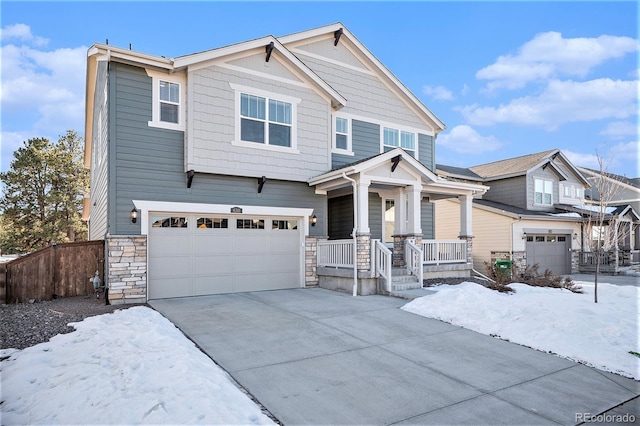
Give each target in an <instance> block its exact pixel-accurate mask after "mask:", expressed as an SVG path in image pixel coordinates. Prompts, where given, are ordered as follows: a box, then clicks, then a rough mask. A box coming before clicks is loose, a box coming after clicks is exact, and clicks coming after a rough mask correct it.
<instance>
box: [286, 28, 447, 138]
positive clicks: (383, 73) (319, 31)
mask: <svg viewBox="0 0 640 426" xmlns="http://www.w3.org/2000/svg"><path fill="white" fill-rule="evenodd" d="M337 31H341V35H340V38H339V40H340V41H339V42H343V38H344V39H346V40H348V42H349V43H351V45H353V46H354V47H355V48H356V49H357V50H358V51H359V52H360V53H362V55H363V57H364V59H366V61H367V62H368V64H369V66H370V67H371V68H373V69H374V70H375V71H376V72H377V74H378V75H379V76H380V77H381V78H382V79H383V80H384V81H386V82H387V83H388V84H389V85H390V86H392V87H393V88H395V89H397V91H398V94H399V95H400V96H401V97H402V98H404V100H405V102H407V103H410V104H411V105H412V106H414V107H415V109H416V112H418V113H419V114H420V115H421V116H422V118H423V119H425V120H427V121H428V122H430V123H431V125H432V126H433V127H434V132H435V133H436V134H437V133H439V132H440V131H442V130H444V129H445V128H446V126H445V125H444V123H443V122H442V121H441V120H440V119H439V118H438V117H436V115H435V114H434V113H433V112H431V110H429V108H427V107H426V106H425V105H424V104H423V103H422V102H421V101H420V100H419V99H418V98H417V97H416V96H415V95H414V94H413V93H412V92H411V91H410V90H409V89H407V87H406V86H405V85H404V84H402V82H401V81H400V80H399V79H398V78H397V77H396V76H395V75H393V73H392V72H391V71H389V69H388V68H387V67H386V66H385V65H384V64H383V63H382V62H380V60H378V58H376V57H375V56H374V55H373V54H372V53H371V51H369V49H367V48H366V47H365V45H364V44H362V43H361V42H360V41H359V40H358V39H357V38H356V37H355V36H354V35H353V34H352V33H351V32H350V31H349V30H348V29H347V28H346V27H345V26H344V24H342V23H341V22H337V23H335V24H331V25H327V26H324V27H319V28H315V29H312V30H307V31H302V32H298V33H294V34H290V35H287V36H283V37H278V39H279V40H280V42H282V44H284V45H285V46H287V45H291V44H299V43H300V42H302V41H306V40H309V39H312V38H316V37H321V36H327V35H330V36H332V37H335V34H336V32H337Z"/></svg>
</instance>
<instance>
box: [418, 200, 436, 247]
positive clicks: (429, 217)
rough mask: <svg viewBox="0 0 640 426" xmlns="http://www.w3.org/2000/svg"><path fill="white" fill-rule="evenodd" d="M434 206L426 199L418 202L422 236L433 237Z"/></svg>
mask: <svg viewBox="0 0 640 426" xmlns="http://www.w3.org/2000/svg"><path fill="white" fill-rule="evenodd" d="M434 216H435V206H434V204H433V203H431V202H429V200H427V199H424V198H423V199H422V201H421V202H420V226H421V227H422V238H423V239H425V240H432V239H434V238H435V217H434Z"/></svg>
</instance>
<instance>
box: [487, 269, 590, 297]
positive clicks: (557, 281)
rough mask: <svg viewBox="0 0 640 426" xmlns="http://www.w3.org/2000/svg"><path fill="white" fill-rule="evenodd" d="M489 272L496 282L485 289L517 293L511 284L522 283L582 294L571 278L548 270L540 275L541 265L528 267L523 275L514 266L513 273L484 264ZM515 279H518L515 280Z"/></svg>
mask: <svg viewBox="0 0 640 426" xmlns="http://www.w3.org/2000/svg"><path fill="white" fill-rule="evenodd" d="M484 265H485V268H486V270H487V276H488V277H489V278H491V279H492V280H493V281H494V282H493V283H488V284H486V285H485V287H487V288H490V289H492V290H497V291H500V292H515V290H514V289H512V288H511V287H509V284H511V283H514V282H522V283H524V284H527V285H530V286H532V287H552V288H563V289H566V290H569V291H571V292H573V293H582V292H583V291H582V287H580V286H579V285H577V284H576V283H575V282H574V281H573V280H572V279H571V278H570V277H564V278H563V277H561V276H555V275H553V274H552V273H551V271H550V270H548V269H546V270H545V271H544V273H542V274H541V273H540V272H539V269H540V265H538V264H537V263H536V264H535V265H533V266H528V267H527V268H526V269H525V270H524V271H523V272H522V273H518V271H517V268H516V266H515V265H514V266H513V270H512V271H510V272H511V273H507V272H504V271H502V270H500V269H497V268H496V267H495V266H494V265H492V264H491V263H489V262H484ZM513 277H518V278H516V279H514V278H513Z"/></svg>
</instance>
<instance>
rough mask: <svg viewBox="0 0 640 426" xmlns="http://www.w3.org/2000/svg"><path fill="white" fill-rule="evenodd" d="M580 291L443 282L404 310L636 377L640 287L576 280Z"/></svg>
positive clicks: (639, 373) (639, 347)
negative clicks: (508, 289) (505, 288)
mask: <svg viewBox="0 0 640 426" xmlns="http://www.w3.org/2000/svg"><path fill="white" fill-rule="evenodd" d="M576 284H578V285H579V286H581V287H582V289H583V291H584V293H583V294H577V293H572V292H570V291H569V290H563V289H555V288H542V287H531V286H528V285H526V284H509V287H512V288H513V289H514V290H515V291H516V292H515V294H508V293H500V292H497V291H494V290H489V289H487V288H485V287H482V286H481V285H478V284H475V283H470V282H466V283H462V284H460V285H441V286H437V287H435V288H430V289H433V290H437V292H436V293H435V294H432V295H429V296H425V297H421V298H419V299H415V300H413V301H411V302H410V303H408V304H406V305H405V306H404V307H403V308H402V309H404V310H406V311H408V312H413V313H415V314H418V315H422V316H425V317H430V318H436V319H439V320H442V321H445V322H448V323H451V324H454V325H458V326H461V327H464V328H467V329H470V330H474V331H477V332H479V333H483V334H487V335H492V336H496V337H500V338H502V339H506V340H509V341H511V342H515V343H518V344H521V345H526V346H529V347H532V348H535V349H539V350H542V351H545V352H552V353H554V354H557V355H559V356H562V357H564V358H568V359H571V360H574V361H577V362H581V363H584V364H586V365H590V366H592V367H595V368H598V369H601V370H605V371H610V372H613V373H617V374H620V375H623V376H626V377H631V378H634V379H636V380H640V358H638V356H635V355H633V354H630V353H629V352H630V351H632V352H636V353H639V352H640V336H639V332H638V321H639V318H638V306H640V303H639V302H640V288H638V287H634V286H616V285H611V284H604V283H601V284H599V285H598V303H597V304H596V303H594V302H593V300H594V298H593V290H594V285H593V283H587V282H576Z"/></svg>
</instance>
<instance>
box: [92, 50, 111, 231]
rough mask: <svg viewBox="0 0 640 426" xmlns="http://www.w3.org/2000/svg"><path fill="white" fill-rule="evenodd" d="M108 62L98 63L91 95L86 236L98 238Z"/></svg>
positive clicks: (102, 223)
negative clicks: (91, 128) (91, 127)
mask: <svg viewBox="0 0 640 426" xmlns="http://www.w3.org/2000/svg"><path fill="white" fill-rule="evenodd" d="M108 88H109V85H108V64H107V62H104V61H101V62H99V63H98V68H97V77H96V87H95V95H94V104H93V105H94V114H93V134H92V135H91V143H92V146H91V184H90V185H91V195H90V196H91V207H90V217H89V239H90V240H100V239H103V238H104V237H105V235H106V234H107V207H108V190H109V189H108V184H109V157H108V147H109V146H108V142H109V137H108V130H109V109H108V106H109V99H108V96H107V90H108Z"/></svg>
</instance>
